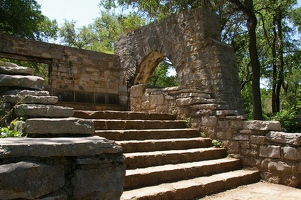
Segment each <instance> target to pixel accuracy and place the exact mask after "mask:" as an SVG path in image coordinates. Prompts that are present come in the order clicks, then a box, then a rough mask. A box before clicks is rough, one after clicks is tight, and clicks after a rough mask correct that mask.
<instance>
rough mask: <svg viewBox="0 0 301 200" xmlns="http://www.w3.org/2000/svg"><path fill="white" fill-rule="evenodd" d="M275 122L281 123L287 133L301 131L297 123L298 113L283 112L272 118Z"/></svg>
mask: <svg viewBox="0 0 301 200" xmlns="http://www.w3.org/2000/svg"><path fill="white" fill-rule="evenodd" d="M272 119H273V120H277V121H279V122H280V124H281V127H282V128H283V129H284V130H285V131H286V132H290V133H292V132H298V131H300V130H297V126H296V125H297V121H296V112H295V111H292V110H282V111H281V112H279V113H277V114H276V115H275V116H274V117H272Z"/></svg>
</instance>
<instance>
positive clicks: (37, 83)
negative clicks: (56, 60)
mask: <svg viewBox="0 0 301 200" xmlns="http://www.w3.org/2000/svg"><path fill="white" fill-rule="evenodd" d="M44 82H45V80H44V79H43V78H41V77H38V76H22V75H5V74H0V86H2V87H17V88H26V89H34V90H43V89H44Z"/></svg>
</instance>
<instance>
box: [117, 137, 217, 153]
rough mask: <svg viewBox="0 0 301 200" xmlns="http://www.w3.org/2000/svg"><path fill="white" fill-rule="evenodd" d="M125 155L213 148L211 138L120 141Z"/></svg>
mask: <svg viewBox="0 0 301 200" xmlns="http://www.w3.org/2000/svg"><path fill="white" fill-rule="evenodd" d="M116 143H117V144H119V145H121V146H122V148H123V152H124V153H132V152H149V151H162V150H180V149H194V148H205V147H210V146H212V143H211V139H209V138H201V137H199V138H179V139H175V138H173V139H160V140H127V141H118V142H116Z"/></svg>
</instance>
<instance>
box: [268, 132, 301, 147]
mask: <svg viewBox="0 0 301 200" xmlns="http://www.w3.org/2000/svg"><path fill="white" fill-rule="evenodd" d="M266 137H267V139H268V140H269V141H271V142H276V143H281V144H291V145H296V146H301V133H284V132H275V131H270V132H269V133H268V134H267V135H266Z"/></svg>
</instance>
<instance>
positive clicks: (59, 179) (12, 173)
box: [0, 162, 65, 199]
mask: <svg viewBox="0 0 301 200" xmlns="http://www.w3.org/2000/svg"><path fill="white" fill-rule="evenodd" d="M64 177H65V176H64V168H63V166H60V165H58V166H49V165H44V164H39V163H33V162H18V163H11V164H5V165H0V180H1V181H0V199H17V198H24V199H35V198H37V197H40V196H44V195H46V194H48V193H50V192H53V191H55V190H57V189H59V188H60V187H62V186H63V185H64V184H65V179H64Z"/></svg>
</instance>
